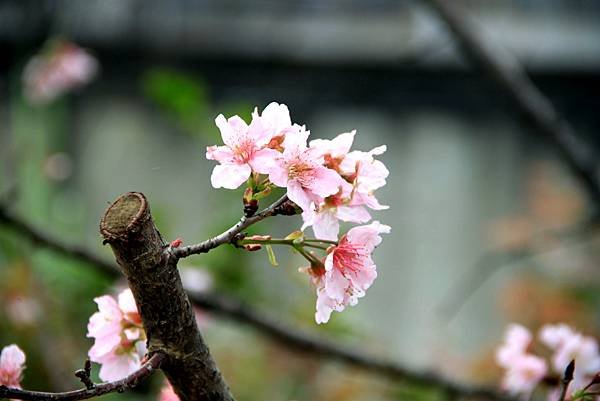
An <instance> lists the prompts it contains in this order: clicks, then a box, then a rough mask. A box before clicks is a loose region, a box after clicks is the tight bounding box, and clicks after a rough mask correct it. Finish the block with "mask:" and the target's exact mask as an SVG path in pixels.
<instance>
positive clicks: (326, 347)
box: [0, 206, 509, 401]
mask: <svg viewBox="0 0 600 401" xmlns="http://www.w3.org/2000/svg"><path fill="white" fill-rule="evenodd" d="M1 212H2V209H1V206H0V215H1ZM12 221H17V222H20V223H23V224H19V225H18V227H29V228H33V227H31V226H30V225H29V224H26V223H24V222H22V221H21V220H20V219H19V218H15V217H11V219H10V220H4V222H6V223H7V224H9V225H12V224H11V222H12ZM37 231H38V230H34V232H37ZM19 233H21V234H22V235H24V236H25V237H27V238H31V239H34V238H33V237H32V234H31V232H29V231H27V230H19ZM36 238H37V237H36ZM41 238H46V239H49V240H50V244H52V245H49V244H47V243H45V242H43V241H39V242H37V243H38V245H40V246H50V247H51V248H52V249H54V250H56V251H58V252H60V253H63V254H65V255H67V256H73V257H76V258H78V259H80V260H82V261H84V262H87V263H89V264H90V266H92V267H96V268H98V269H100V270H101V271H103V272H105V273H107V274H109V275H110V276H111V277H117V276H118V272H117V270H116V269H114V268H110V269H105V266H104V265H109V266H111V265H110V264H108V263H106V262H104V261H102V263H101V264H97V263H96V261H97V260H99V259H98V258H96V257H94V258H89V259H87V258H85V256H82V255H88V254H89V255H91V254H92V253H90V252H83V253H79V254H76V255H71V254H70V253H69V247H67V246H64V245H63V244H62V243H61V242H60V241H59V240H57V239H55V238H52V237H51V236H49V235H43V236H41ZM189 296H190V299H191V301H192V302H193V303H194V304H196V305H198V306H200V307H202V308H205V309H207V310H210V311H212V312H214V313H216V314H218V315H221V316H223V317H225V318H230V319H233V320H234V321H236V322H240V323H243V324H246V325H248V326H250V327H252V328H254V329H256V330H258V332H260V333H262V334H264V335H266V336H268V337H269V338H272V339H273V340H275V341H277V342H278V343H280V344H282V345H283V346H285V347H288V348H290V349H292V350H296V351H298V352H309V353H312V354H314V355H317V356H323V357H325V358H334V359H337V360H340V361H342V362H345V363H349V364H353V365H354V366H358V367H361V368H363V369H365V370H366V371H368V372H376V373H379V374H381V375H382V376H385V377H388V378H389V379H391V380H402V381H408V382H413V381H416V382H419V383H424V384H426V385H428V386H432V387H435V388H443V389H446V391H447V392H449V393H454V394H456V395H458V396H461V397H463V398H468V397H474V398H475V397H476V396H480V397H481V398H485V399H490V400H498V401H499V400H509V398H508V397H506V396H504V395H502V394H500V393H498V392H496V391H494V390H493V389H490V388H483V387H474V386H468V385H463V384H459V383H454V382H452V381H449V380H447V379H445V378H443V377H441V376H439V375H435V374H430V373H423V372H415V371H412V370H410V369H408V368H406V367H404V366H402V365H400V364H398V363H394V362H390V361H382V360H381V359H378V358H376V357H374V356H370V355H367V354H364V353H361V352H359V351H355V350H349V349H347V348H343V347H340V346H337V345H333V344H331V343H330V342H324V341H322V340H320V339H318V338H316V337H314V336H310V335H308V334H305V333H302V332H300V331H298V330H297V329H296V328H293V327H291V326H287V325H284V324H282V323H281V322H280V319H276V318H273V317H269V316H268V315H267V314H264V313H262V312H257V311H255V310H253V309H252V308H249V307H248V306H244V304H243V303H241V302H240V301H238V300H237V299H235V298H233V297H231V296H223V295H215V294H200V293H189Z"/></svg>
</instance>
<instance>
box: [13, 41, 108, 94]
mask: <svg viewBox="0 0 600 401" xmlns="http://www.w3.org/2000/svg"><path fill="white" fill-rule="evenodd" d="M97 73H98V61H97V60H96V59H95V58H94V57H93V56H91V55H90V54H89V53H88V52H87V51H85V50H84V49H82V48H81V47H79V46H77V45H75V44H74V43H71V42H68V41H64V40H54V41H51V42H49V44H48V45H47V46H46V48H45V49H44V51H43V52H42V53H41V54H39V55H36V56H34V57H33V58H32V59H31V60H29V62H28V63H27V65H26V66H25V69H24V71H23V84H24V86H25V96H26V97H27V99H28V100H29V101H30V102H31V103H33V104H43V103H48V102H50V101H52V100H54V99H55V98H57V97H58V96H60V95H62V94H64V93H66V92H69V91H70V90H72V89H75V88H78V87H81V86H83V85H85V84H87V83H88V82H90V81H91V80H92V79H93V78H94V77H95V76H96V74H97Z"/></svg>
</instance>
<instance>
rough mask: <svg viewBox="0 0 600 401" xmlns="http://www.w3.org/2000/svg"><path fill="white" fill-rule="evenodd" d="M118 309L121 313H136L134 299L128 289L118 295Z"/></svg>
mask: <svg viewBox="0 0 600 401" xmlns="http://www.w3.org/2000/svg"><path fill="white" fill-rule="evenodd" d="M119 308H120V309H121V311H122V312H123V313H138V309H137V305H136V304H135V298H133V293H132V292H131V290H130V289H129V288H127V289H126V290H124V291H123V292H121V293H120V294H119Z"/></svg>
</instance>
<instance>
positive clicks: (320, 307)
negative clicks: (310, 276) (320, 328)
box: [315, 288, 335, 324]
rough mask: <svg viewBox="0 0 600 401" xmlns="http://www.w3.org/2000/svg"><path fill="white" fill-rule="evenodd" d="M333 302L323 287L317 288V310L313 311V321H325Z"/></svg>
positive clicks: (328, 316)
mask: <svg viewBox="0 0 600 401" xmlns="http://www.w3.org/2000/svg"><path fill="white" fill-rule="evenodd" d="M333 304H335V301H333V300H331V299H330V298H329V297H328V296H327V294H326V293H325V290H324V289H323V288H321V289H318V290H317V311H316V313H315V321H316V322H317V324H321V323H327V322H328V321H329V318H330V317H331V312H333Z"/></svg>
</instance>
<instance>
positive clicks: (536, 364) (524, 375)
mask: <svg viewBox="0 0 600 401" xmlns="http://www.w3.org/2000/svg"><path fill="white" fill-rule="evenodd" d="M547 370H548V368H547V366H546V361H544V360H543V359H542V358H540V357H537V356H535V355H532V354H522V355H518V356H516V357H515V358H514V359H513V360H512V364H511V365H510V367H509V368H508V369H507V370H506V372H505V375H504V378H503V380H502V388H503V389H504V390H506V391H508V392H509V393H510V394H513V395H517V394H521V395H523V396H524V397H523V398H524V399H527V398H529V394H531V392H532V391H533V389H534V388H535V386H537V385H538V383H539V382H540V381H541V380H542V379H543V378H544V376H545V375H546V372H547Z"/></svg>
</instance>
